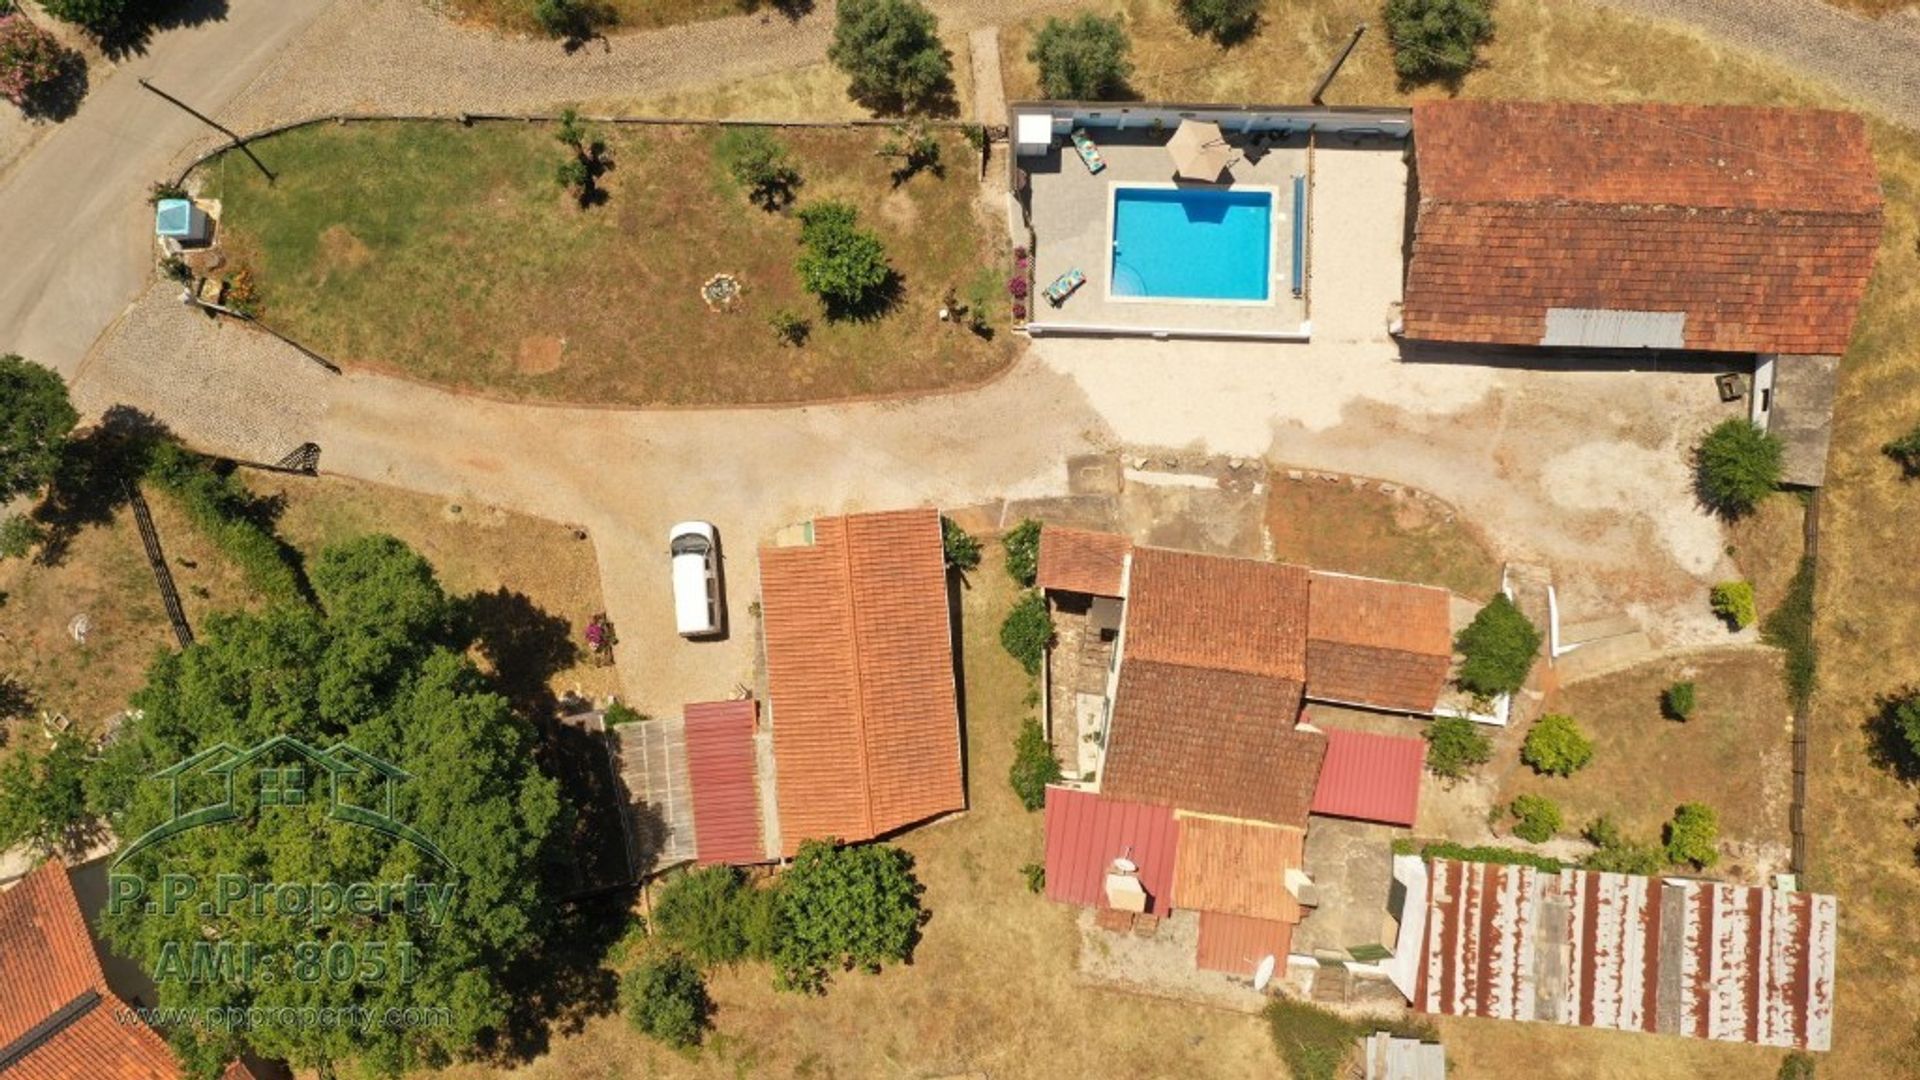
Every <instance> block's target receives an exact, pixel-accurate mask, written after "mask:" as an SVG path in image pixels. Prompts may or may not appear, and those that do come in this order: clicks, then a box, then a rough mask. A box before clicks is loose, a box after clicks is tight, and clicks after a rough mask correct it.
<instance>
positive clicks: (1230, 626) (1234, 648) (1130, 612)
mask: <svg viewBox="0 0 1920 1080" xmlns="http://www.w3.org/2000/svg"><path fill="white" fill-rule="evenodd" d="M1042 535H1043V536H1044V535H1045V534H1044V533H1043V534H1042ZM1306 630H1307V571H1306V570H1304V569H1302V568H1300V567H1298V566H1288V565H1285V564H1283V563H1270V562H1259V561H1256V560H1253V559H1231V558H1222V557H1219V556H1212V555H1196V554H1193V553H1191V552H1184V551H1169V550H1167V549H1165V548H1145V547H1143V548H1140V549H1139V550H1137V551H1135V552H1134V553H1133V570H1132V578H1131V580H1130V581H1129V582H1128V584H1127V623H1126V638H1127V640H1126V655H1127V659H1128V661H1129V662H1132V661H1137V660H1144V661H1159V662H1162V663H1168V664H1183V665H1186V666H1189V667H1201V668H1212V669H1215V670H1219V671H1235V672H1241V673H1244V674H1249V675H1268V676H1274V677H1278V678H1281V679H1291V680H1293V681H1294V682H1300V681H1302V680H1304V679H1305V678H1306V674H1307V666H1306V665H1307V657H1306Z"/></svg>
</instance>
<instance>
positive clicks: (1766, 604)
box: [1727, 495, 1806, 618]
mask: <svg viewBox="0 0 1920 1080" xmlns="http://www.w3.org/2000/svg"><path fill="white" fill-rule="evenodd" d="M1805 524H1806V504H1805V503H1804V502H1802V501H1801V499H1800V498H1799V497H1798V496H1795V495H1776V496H1774V497H1772V498H1769V499H1767V500H1765V501H1763V502H1762V503H1761V504H1760V506H1759V507H1758V508H1757V509H1755V511H1754V512H1753V513H1752V514H1749V515H1748V516H1746V517H1744V518H1741V519H1740V520H1739V521H1736V522H1734V523H1733V525H1732V526H1731V527H1729V528H1728V529H1727V549H1728V551H1727V553H1728V554H1729V555H1731V556H1733V560H1734V562H1736V563H1738V564H1739V566H1740V572H1741V574H1743V575H1745V577H1746V579H1747V580H1748V581H1751V582H1752V583H1753V600H1754V605H1755V606H1756V607H1757V608H1758V609H1759V611H1760V615H1761V616H1762V617H1763V618H1764V617H1765V616H1766V615H1767V613H1768V612H1770V611H1772V610H1773V609H1774V608H1775V607H1777V606H1779V604H1780V601H1781V599H1783V598H1784V597H1785V596H1786V593H1787V583H1788V582H1790V581H1792V580H1793V575H1794V572H1795V571H1796V570H1798V569H1799V568H1800V554H1801V552H1802V551H1803V550H1805V547H1806V544H1805V539H1804V532H1803V529H1804V528H1805Z"/></svg>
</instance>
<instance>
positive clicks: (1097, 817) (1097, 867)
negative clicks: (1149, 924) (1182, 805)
mask: <svg viewBox="0 0 1920 1080" xmlns="http://www.w3.org/2000/svg"><path fill="white" fill-rule="evenodd" d="M1046 833H1047V853H1046V865H1047V899H1049V900H1059V901H1062V902H1064V903H1068V904H1081V905H1089V906H1095V907H1099V906H1104V905H1105V904H1106V902H1107V897H1106V876H1107V868H1108V867H1110V866H1112V865H1113V860H1114V859H1116V858H1120V857H1125V858H1129V859H1132V860H1133V862H1134V865H1136V866H1138V867H1139V868H1140V887H1141V888H1143V889H1145V890H1146V892H1147V910H1148V911H1149V912H1154V913H1156V914H1157V913H1161V912H1164V911H1166V910H1167V907H1168V906H1169V904H1170V903H1171V898H1172V896H1173V863H1174V859H1175V857H1176V852H1177V851H1178V850H1179V847H1180V830H1179V829H1178V828H1176V827H1175V825H1174V823H1173V811H1172V810H1171V809H1170V808H1168V807H1165V806H1152V805H1149V804H1147V803H1133V802H1123V801H1122V800H1119V799H1110V798H1107V797H1105V796H1102V795H1097V794H1095V793H1093V792H1090V791H1073V790H1070V789H1068V788H1061V787H1050V788H1048V789H1047V809H1046Z"/></svg>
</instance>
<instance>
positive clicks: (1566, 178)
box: [1403, 101, 1881, 354]
mask: <svg viewBox="0 0 1920 1080" xmlns="http://www.w3.org/2000/svg"><path fill="white" fill-rule="evenodd" d="M1414 133H1415V134H1414V154H1415V169H1416V173H1417V182H1418V187H1419V197H1420V205H1419V209H1418V215H1417V218H1416V221H1415V228H1414V242H1413V252H1412V260H1411V263H1410V264H1409V267H1408V273H1407V285H1406V299H1405V305H1404V313H1403V316H1404V324H1405V331H1406V334H1407V336H1408V337H1410V338H1416V339H1424V340H1432V341H1452V342H1466V343H1487V344H1512V345H1537V344H1540V343H1541V341H1542V338H1543V337H1544V336H1545V334H1546V320H1547V310H1548V309H1549V308H1574V309H1585V310H1604V311H1616V312H1680V313H1684V315H1685V324H1684V328H1683V331H1682V343H1683V344H1684V346H1685V347H1686V348H1688V349H1701V350H1712V351H1730V352H1779V353H1811V354H1838V353H1842V352H1845V351H1846V347H1847V343H1848V340H1849V338H1850V337H1851V335H1852V330H1853V322H1854V317H1855V315H1856V314H1857V313H1858V310H1859V305H1860V300H1861V298H1862V296H1863V295H1864V292H1865V289H1866V283H1867V279H1868V277H1869V276H1870V275H1871V273H1872V270H1873V261H1874V256H1875V253H1876V251H1877V250H1878V245H1879V237H1880V221H1881V196H1880V187H1879V178H1878V174H1877V173H1876V171H1875V168H1874V163H1873V158H1872V155H1871V152H1870V148H1869V146H1868V142H1867V132H1866V125H1865V123H1864V122H1863V121H1862V120H1861V118H1860V117H1858V116H1855V115H1853V114H1850V113H1839V112H1825V111H1820V110H1812V109H1781V108H1751V107H1729V106H1692V105H1651V104H1641V105H1582V104H1548V103H1538V102H1469V101H1446V102H1422V103H1420V104H1417V105H1415V106H1414Z"/></svg>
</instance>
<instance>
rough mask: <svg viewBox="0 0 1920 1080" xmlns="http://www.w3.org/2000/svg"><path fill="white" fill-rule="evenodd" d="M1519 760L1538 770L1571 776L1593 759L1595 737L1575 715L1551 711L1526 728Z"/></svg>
mask: <svg viewBox="0 0 1920 1080" xmlns="http://www.w3.org/2000/svg"><path fill="white" fill-rule="evenodd" d="M1520 760H1521V761H1524V762H1526V763H1527V764H1528V765H1531V766H1533V771H1534V772H1537V773H1544V774H1546V775H1548V776H1572V775H1573V774H1574V773H1576V772H1579V771H1580V770H1581V769H1584V768H1586V767H1587V764H1588V763H1589V762H1591V761H1592V760H1593V740H1591V739H1589V738H1587V733H1586V732H1584V731H1581V730H1580V725H1579V724H1578V723H1577V722H1575V721H1574V719H1573V717H1571V716H1567V715H1565V714H1563V713H1548V714H1547V715H1545V716H1543V717H1541V718H1540V719H1539V720H1537V721H1535V722H1534V725H1533V727H1532V728H1531V729H1529V730H1528V731H1527V739H1526V742H1524V743H1522V744H1521V745H1520Z"/></svg>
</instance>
